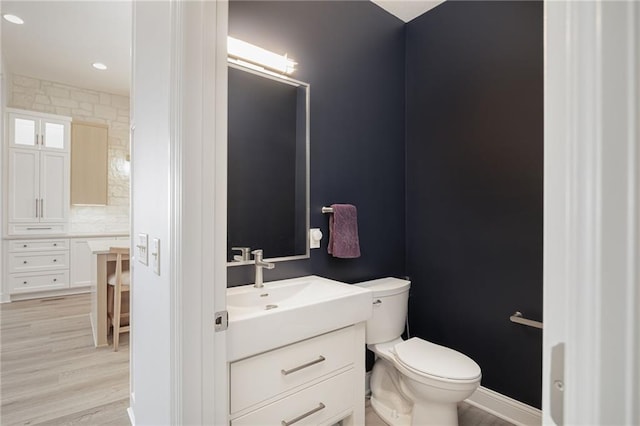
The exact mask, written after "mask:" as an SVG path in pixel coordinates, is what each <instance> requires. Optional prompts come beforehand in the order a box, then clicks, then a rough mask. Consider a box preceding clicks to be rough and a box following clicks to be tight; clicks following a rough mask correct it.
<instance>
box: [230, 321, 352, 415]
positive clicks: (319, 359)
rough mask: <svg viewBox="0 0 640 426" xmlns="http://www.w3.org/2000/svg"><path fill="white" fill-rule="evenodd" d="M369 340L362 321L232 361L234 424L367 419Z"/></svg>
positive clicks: (231, 387)
mask: <svg viewBox="0 0 640 426" xmlns="http://www.w3.org/2000/svg"><path fill="white" fill-rule="evenodd" d="M274 332H277V330H274ZM364 340H365V324H364V323H363V322H361V323H357V324H354V325H351V326H349V327H345V328H341V329H338V330H334V331H331V332H328V333H325V334H321V335H318V336H313V335H311V336H309V338H308V339H306V340H302V341H297V342H292V343H291V344H289V345H287V346H283V347H278V348H274V349H272V350H269V351H267V352H263V353H259V354H256V355H253V356H250V357H247V358H244V359H241V360H238V361H234V362H232V363H230V364H229V390H230V393H229V412H230V415H229V420H230V424H231V426H256V425H260V426H271V425H273V426H283V425H285V426H289V425H290V426H294V425H295V426H300V425H334V424H336V423H339V422H341V421H342V423H341V424H343V425H344V426H356V425H362V424H364V378H365V375H364V346H365V345H364Z"/></svg>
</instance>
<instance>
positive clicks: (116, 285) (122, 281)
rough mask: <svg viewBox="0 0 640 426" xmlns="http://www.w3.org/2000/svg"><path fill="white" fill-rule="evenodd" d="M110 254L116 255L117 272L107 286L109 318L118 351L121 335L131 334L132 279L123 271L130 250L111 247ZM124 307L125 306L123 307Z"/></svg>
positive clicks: (127, 272)
mask: <svg viewBox="0 0 640 426" xmlns="http://www.w3.org/2000/svg"><path fill="white" fill-rule="evenodd" d="M109 253H113V254H116V272H115V273H114V274H111V275H109V277H108V278H107V284H109V287H107V289H108V290H109V291H108V293H107V306H108V308H109V309H107V316H108V317H109V319H110V320H111V324H112V325H113V350H114V351H117V350H118V343H119V341H120V333H128V332H129V289H130V284H131V277H130V274H129V271H128V270H125V271H123V270H122V256H123V255H126V256H127V257H128V256H129V249H128V248H118V247H111V248H110V249H109ZM123 296H124V302H125V303H123ZM123 305H124V306H123Z"/></svg>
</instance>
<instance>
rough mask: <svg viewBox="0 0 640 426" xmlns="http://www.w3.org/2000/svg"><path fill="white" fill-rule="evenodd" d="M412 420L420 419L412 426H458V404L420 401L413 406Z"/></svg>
mask: <svg viewBox="0 0 640 426" xmlns="http://www.w3.org/2000/svg"><path fill="white" fill-rule="evenodd" d="M411 415H412V418H414V419H420V421H418V422H414V423H411V425H412V426H442V425H447V426H458V404H456V403H455V402H454V403H442V402H438V403H430V402H429V401H420V403H419V404H413V411H412V412H411Z"/></svg>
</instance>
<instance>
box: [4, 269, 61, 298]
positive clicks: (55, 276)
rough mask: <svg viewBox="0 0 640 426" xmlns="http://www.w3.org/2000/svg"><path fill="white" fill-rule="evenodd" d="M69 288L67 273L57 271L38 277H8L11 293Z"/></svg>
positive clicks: (23, 275) (22, 275) (25, 275)
mask: <svg viewBox="0 0 640 426" xmlns="http://www.w3.org/2000/svg"><path fill="white" fill-rule="evenodd" d="M67 287H69V272H68V271H59V272H52V273H48V274H39V275H35V274H34V275H28V274H21V275H10V276H9V288H11V293H21V292H30V291H36V290H55V289H59V288H67Z"/></svg>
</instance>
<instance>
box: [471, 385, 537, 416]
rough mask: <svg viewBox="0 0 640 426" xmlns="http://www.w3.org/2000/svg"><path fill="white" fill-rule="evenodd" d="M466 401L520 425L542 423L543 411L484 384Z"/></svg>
mask: <svg viewBox="0 0 640 426" xmlns="http://www.w3.org/2000/svg"><path fill="white" fill-rule="evenodd" d="M465 402H467V403H469V404H471V405H473V406H475V407H478V408H480V409H482V410H484V411H487V412H489V413H491V414H493V415H494V416H497V417H500V418H501V419H504V420H506V421H508V422H511V423H513V424H515V425H518V426H534V425H535V426H538V425H541V424H542V411H540V410H538V409H537V408H534V407H531V406H529V405H527V404H523V403H522V402H520V401H516V400H515V399H513V398H509V397H508V396H505V395H502V394H499V393H498V392H495V391H492V390H491V389H487V388H485V387H482V386H480V387H479V388H478V390H476V391H475V392H474V393H473V395H471V396H470V397H469V398H468V399H467V400H466V401H465Z"/></svg>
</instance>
